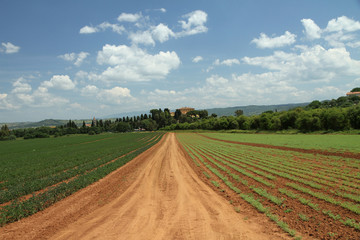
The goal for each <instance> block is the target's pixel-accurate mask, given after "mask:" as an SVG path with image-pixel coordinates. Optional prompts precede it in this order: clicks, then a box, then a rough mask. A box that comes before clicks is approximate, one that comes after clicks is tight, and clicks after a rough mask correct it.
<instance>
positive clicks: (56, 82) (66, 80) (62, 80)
mask: <svg viewBox="0 0 360 240" xmlns="http://www.w3.org/2000/svg"><path fill="white" fill-rule="evenodd" d="M40 86H41V87H43V88H46V89H48V88H56V89H62V90H71V89H74V88H75V83H74V82H73V81H72V80H71V79H70V77H69V76H68V75H54V76H52V78H51V79H50V81H44V82H42V83H41V85H40Z"/></svg>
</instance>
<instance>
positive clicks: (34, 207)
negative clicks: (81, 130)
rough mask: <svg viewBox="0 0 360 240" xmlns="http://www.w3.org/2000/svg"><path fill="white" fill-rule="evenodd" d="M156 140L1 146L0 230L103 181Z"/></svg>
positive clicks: (82, 139)
mask: <svg viewBox="0 0 360 240" xmlns="http://www.w3.org/2000/svg"><path fill="white" fill-rule="evenodd" d="M162 135H163V134H162V133H126V134H101V135H96V136H84V135H78V136H69V137H61V138H51V139H34V140H18V141H15V142H2V143H1V144H0V152H1V156H0V165H1V168H0V226H1V225H5V224H7V223H10V222H14V221H16V220H19V219H21V218H23V217H26V216H29V215H32V214H33V213H35V212H37V211H40V210H43V209H45V208H47V207H48V206H50V205H52V204H53V203H55V202H57V201H59V200H61V199H63V198H65V197H66V196H69V195H71V194H72V193H74V192H76V191H78V190H79V189H81V188H84V187H86V186H88V185H89V184H91V183H93V182H95V181H97V180H99V179H101V178H103V177H104V176H106V175H107V174H109V173H110V172H112V171H114V170H115V169H117V168H119V167H120V166H122V165H124V164H125V163H127V162H128V161H130V160H131V159H133V158H134V157H135V156H137V155H139V154H140V153H142V152H143V151H145V150H147V149H148V148H150V147H151V146H153V145H154V144H155V143H157V142H158V141H159V140H160V139H161V137H162Z"/></svg>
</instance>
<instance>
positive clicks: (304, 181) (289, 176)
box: [208, 146, 321, 188]
mask: <svg viewBox="0 0 360 240" xmlns="http://www.w3.org/2000/svg"><path fill="white" fill-rule="evenodd" d="M214 147H215V146H211V149H212V150H210V149H209V148H208V151H211V152H212V154H213V155H217V156H222V154H220V153H219V152H220V150H218V151H217V152H214V151H215V150H214ZM215 148H216V147H215ZM221 152H222V153H223V152H226V148H225V150H224V148H221ZM227 153H228V154H230V153H229V152H227ZM227 157H228V156H227ZM227 160H228V161H230V162H232V163H234V164H237V165H240V166H241V167H243V168H247V169H248V167H246V166H244V165H241V164H239V163H238V161H236V160H235V161H234V160H231V159H229V158H228V159H227ZM243 171H244V170H243ZM258 174H259V175H265V176H266V177H267V178H269V177H270V178H269V179H272V180H273V179H274V177H272V176H271V175H268V174H265V173H263V172H261V171H258ZM278 175H279V174H278ZM280 175H282V177H287V178H289V179H291V180H294V181H300V182H302V183H304V184H307V185H310V186H313V187H316V188H321V186H320V185H318V184H315V183H313V182H311V181H307V180H304V179H301V178H296V177H293V176H292V175H290V174H280ZM284 175H285V176H284ZM265 185H267V186H271V185H272V184H269V185H268V184H267V183H265ZM272 187H274V186H273V185H272Z"/></svg>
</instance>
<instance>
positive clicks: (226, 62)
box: [214, 58, 240, 66]
mask: <svg viewBox="0 0 360 240" xmlns="http://www.w3.org/2000/svg"><path fill="white" fill-rule="evenodd" d="M234 64H240V61H239V60H238V59H236V58H233V59H225V60H223V61H220V59H216V60H215V62H214V65H226V66H232V65H234Z"/></svg>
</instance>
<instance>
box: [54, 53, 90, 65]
mask: <svg viewBox="0 0 360 240" xmlns="http://www.w3.org/2000/svg"><path fill="white" fill-rule="evenodd" d="M89 55H90V54H89V53H87V52H80V53H65V54H63V55H60V56H59V58H61V59H64V60H65V61H69V62H73V63H74V65H75V66H80V65H81V64H82V62H83V61H84V60H85V59H86V58H87V56H89Z"/></svg>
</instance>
